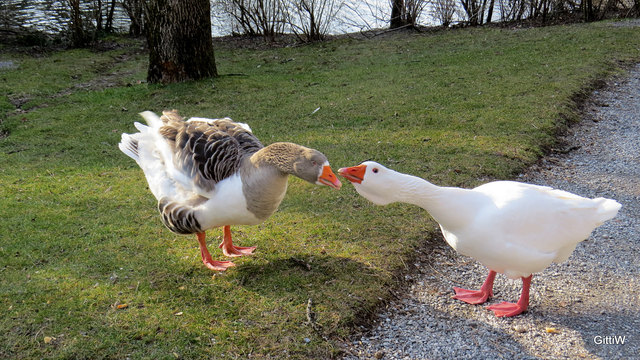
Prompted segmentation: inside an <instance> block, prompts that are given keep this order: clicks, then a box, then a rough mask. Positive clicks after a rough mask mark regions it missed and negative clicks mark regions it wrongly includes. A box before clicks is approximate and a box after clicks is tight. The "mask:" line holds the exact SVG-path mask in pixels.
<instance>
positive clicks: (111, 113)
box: [0, 23, 640, 359]
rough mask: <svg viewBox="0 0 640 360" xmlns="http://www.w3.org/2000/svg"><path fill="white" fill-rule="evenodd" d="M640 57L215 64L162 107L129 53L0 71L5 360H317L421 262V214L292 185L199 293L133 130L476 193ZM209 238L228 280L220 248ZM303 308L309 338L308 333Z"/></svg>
mask: <svg viewBox="0 0 640 360" xmlns="http://www.w3.org/2000/svg"><path fill="white" fill-rule="evenodd" d="M639 35H640V28H630V27H629V28H627V27H612V26H609V25H608V24H607V23H595V24H589V25H571V26H558V27H548V28H538V29H521V30H506V29H468V30H460V31H449V32H439V33H435V34H408V33H402V34H394V35H391V36H384V37H377V38H373V39H369V40H355V39H348V38H345V39H337V40H333V41H328V42H323V43H318V44H313V45H308V46H303V47H295V48H282V49H269V50H249V49H233V48H227V47H224V46H222V47H218V49H217V53H216V56H217V63H218V70H219V72H220V73H221V74H222V76H221V77H219V78H217V79H208V80H202V81H198V82H189V83H182V84H174V85H168V86H155V85H153V86H152V85H147V84H145V83H144V82H139V80H143V79H144V78H145V70H146V63H145V56H144V54H140V53H136V52H134V53H133V54H132V53H131V48H132V47H135V45H134V44H131V43H125V44H124V46H123V47H121V48H116V49H114V50H110V51H105V52H91V51H88V50H73V51H61V52H54V53H51V54H47V55H45V56H38V57H33V56H28V55H24V54H22V55H21V54H20V53H4V54H0V60H6V59H12V60H13V61H14V62H16V63H18V64H19V68H18V69H15V70H0V79H1V82H0V89H1V90H2V91H1V93H2V94H6V95H3V96H2V97H0V110H1V111H2V112H3V114H2V117H1V118H0V119H1V120H2V123H1V124H0V134H2V135H0V138H1V139H0V219H2V221H0V259H1V260H0V273H1V274H2V277H1V278H0V309H2V313H3V316H2V318H1V319H0V344H1V345H2V346H0V357H3V358H13V359H31V358H92V359H99V358H107V359H110V358H114V359H115V358H118V359H123V358H136V359H138V358H140V359H175V358H220V359H227V358H228V359H235V358H249V357H251V358H281V357H291V358H329V357H333V356H336V355H338V354H339V353H340V348H339V346H338V341H339V339H341V338H345V337H347V336H348V335H349V333H350V332H351V331H352V329H353V328H352V327H353V324H356V323H359V322H361V321H364V320H366V317H367V316H368V315H369V314H371V312H372V311H373V310H374V309H375V308H376V307H377V306H379V305H380V304H381V303H382V302H383V301H385V300H386V299H388V298H389V297H390V289H391V288H392V287H393V286H394V285H395V284H398V281H399V279H400V278H401V277H400V276H398V275H399V274H401V273H402V272H403V271H406V268H407V267H406V265H405V264H407V263H408V262H409V261H411V259H412V257H413V256H414V254H415V251H416V250H418V249H420V250H421V251H429V249H428V248H424V244H425V243H426V241H427V240H428V239H430V238H432V237H433V236H434V234H435V232H436V228H435V224H434V223H433V222H432V220H430V219H429V217H428V215H427V214H426V213H425V212H424V211H421V210H419V209H417V208H415V207H412V206H409V205H400V204H394V205H390V206H386V207H375V206H373V205H371V204H370V203H368V202H367V201H365V200H364V199H361V198H359V197H358V196H357V194H356V193H355V191H354V190H353V188H352V187H351V186H350V185H345V187H344V188H343V189H342V190H341V191H332V190H330V189H328V188H321V187H316V186H313V185H310V184H307V183H305V182H304V181H302V180H299V179H297V178H292V179H290V187H289V191H288V194H287V196H286V197H285V200H284V202H283V203H282V205H281V207H280V210H279V211H278V212H277V213H276V214H275V215H274V216H273V217H271V218H270V219H269V220H268V221H266V222H265V223H263V224H261V225H259V226H253V227H249V226H245V227H234V228H232V231H233V232H234V235H235V239H236V241H237V243H239V244H240V245H257V246H258V250H257V252H256V255H255V256H252V257H245V258H241V259H238V260H237V261H236V263H237V265H238V266H237V267H235V268H233V269H230V270H228V271H227V272H226V273H223V274H213V273H212V272H210V271H209V270H207V269H206V268H204V267H203V266H202V264H201V262H200V259H199V252H198V246H197V242H196V241H195V237H194V236H179V235H174V234H172V233H171V232H169V231H168V230H166V229H164V228H163V227H162V224H161V222H160V221H159V218H158V215H157V212H156V210H155V205H156V204H155V200H154V199H153V197H152V195H151V194H150V193H149V192H148V190H147V189H146V183H145V180H144V176H143V175H142V173H141V171H140V170H139V169H138V168H137V166H136V165H135V163H134V162H133V161H131V160H130V159H129V158H127V157H126V156H124V155H123V154H121V153H120V152H119V150H118V148H117V146H116V145H117V143H118V141H119V138H120V133H122V132H132V131H134V127H133V124H132V123H133V122H134V121H139V118H138V116H137V115H136V113H137V112H139V111H143V110H148V109H149V110H154V111H161V110H162V109H166V108H176V109H179V110H180V111H181V113H182V114H183V115H185V116H207V117H222V116H230V117H232V118H234V119H236V120H239V121H243V122H247V123H249V124H250V125H251V127H252V128H253V130H254V133H255V134H256V135H257V136H258V137H259V138H260V139H261V140H262V141H263V142H264V143H265V144H268V143H271V142H275V141H292V142H296V143H299V144H303V145H306V146H310V147H314V148H317V149H319V150H321V151H323V152H324V153H325V154H326V155H327V156H328V157H329V159H330V161H331V163H332V165H333V166H334V169H335V168H338V167H342V166H350V165H355V164H358V163H359V162H361V161H362V160H365V159H375V160H377V161H379V162H381V163H384V164H386V165H388V166H390V167H392V168H395V169H397V170H399V171H403V172H407V173H412V174H415V175H418V176H422V177H425V178H427V179H430V180H431V181H432V182H434V183H437V184H440V185H459V186H474V185H477V184H479V183H481V182H483V181H486V180H489V179H496V178H510V177H513V176H514V175H515V174H517V173H518V172H519V171H520V170H522V169H523V168H524V167H526V166H528V165H529V164H531V163H532V162H534V161H536V159H537V158H538V157H539V156H541V155H542V154H543V153H544V151H545V150H547V149H549V148H550V147H552V146H553V145H554V141H555V136H556V134H557V132H558V131H559V130H561V129H562V128H563V127H564V126H566V121H567V119H568V120H569V121H571V120H573V119H576V118H577V112H576V103H575V99H576V96H578V95H580V94H585V92H588V91H589V89H591V88H592V86H594V84H596V83H597V81H598V80H601V79H603V78H605V77H607V76H611V75H614V74H619V73H620V64H621V63H625V62H631V61H637V60H638V59H639V58H640V36H639ZM225 74H234V75H225ZM105 76H106V77H107V78H108V79H110V80H109V81H110V85H115V86H111V87H108V88H104V86H103V85H105V81H104V79H105ZM77 84H82V85H81V86H77ZM16 106H17V107H18V108H16ZM317 108H320V110H318V111H317V112H315V113H313V112H314V110H315V109H317ZM563 119H564V120H563ZM208 234H209V244H210V247H211V249H212V250H213V249H215V250H216V251H214V252H213V255H214V258H217V259H221V258H222V255H221V253H220V252H219V250H218V249H217V248H216V247H215V244H217V241H219V240H220V235H221V234H220V231H219V230H215V229H214V230H211V231H209V233H208ZM309 298H311V299H313V303H314V308H313V309H314V311H315V312H316V314H317V319H318V324H319V325H320V326H321V331H320V332H317V331H314V330H313V329H312V327H311V326H309V325H308V324H306V323H305V322H306V314H305V313H306V306H307V301H308V299H309ZM122 304H126V307H124V308H118V305H122Z"/></svg>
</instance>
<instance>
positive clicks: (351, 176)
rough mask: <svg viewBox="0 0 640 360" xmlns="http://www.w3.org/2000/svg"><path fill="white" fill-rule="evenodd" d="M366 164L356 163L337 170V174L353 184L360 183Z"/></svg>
mask: <svg viewBox="0 0 640 360" xmlns="http://www.w3.org/2000/svg"><path fill="white" fill-rule="evenodd" d="M365 171H367V165H358V166H352V167H348V168H342V169H340V170H338V174H340V175H341V176H342V177H344V178H346V179H347V180H349V181H351V182H352V183H355V184H361V183H362V180H364V173H365Z"/></svg>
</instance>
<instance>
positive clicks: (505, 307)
mask: <svg viewBox="0 0 640 360" xmlns="http://www.w3.org/2000/svg"><path fill="white" fill-rule="evenodd" d="M532 277H533V275H529V277H526V278H522V293H521V294H520V299H519V300H518V303H517V304H514V303H509V302H502V303H500V304H496V305H491V306H487V309H489V310H492V311H493V312H494V314H496V316H497V317H504V316H516V315H518V314H520V313H522V312H524V311H525V310H527V307H528V306H529V287H530V286H531V278H532Z"/></svg>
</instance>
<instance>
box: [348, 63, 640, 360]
mask: <svg viewBox="0 0 640 360" xmlns="http://www.w3.org/2000/svg"><path fill="white" fill-rule="evenodd" d="M591 100H592V101H590V103H591V105H590V106H589V109H588V110H587V112H586V114H585V118H584V119H583V121H582V122H581V123H580V124H578V125H576V126H574V127H572V129H571V130H570V134H569V135H568V136H567V137H566V141H567V143H566V149H571V150H572V151H570V152H568V153H566V154H553V155H550V156H549V157H547V158H545V159H544V160H543V161H542V162H541V163H539V164H538V165H536V166H534V167H533V168H531V169H530V171H528V172H527V173H525V174H522V175H521V176H520V178H519V179H518V180H521V181H525V182H530V183H536V184H541V185H549V186H553V187H556V188H560V189H564V190H567V191H571V192H574V193H576V194H579V195H582V196H588V197H598V196H603V197H608V198H613V199H616V200H618V201H619V202H620V203H622V209H621V210H620V212H619V213H618V216H617V217H616V218H614V219H613V220H611V221H609V222H607V223H605V224H604V225H603V226H601V227H599V228H597V229H596V231H595V232H594V233H593V234H592V235H591V237H590V238H589V239H587V240H586V241H584V242H582V243H581V244H579V245H578V247H577V248H576V250H575V252H574V253H573V255H572V256H571V257H570V258H569V260H568V261H567V262H565V263H563V264H553V265H552V266H551V267H549V268H547V269H546V270H545V271H544V272H542V273H540V274H534V276H533V281H532V286H531V300H530V305H529V310H528V311H527V312H526V313H524V314H522V315H520V316H517V317H514V318H503V319H500V318H496V317H495V316H494V315H493V313H492V312H491V311H488V310H486V309H485V308H484V307H485V305H477V306H474V305H468V304H465V303H463V302H460V301H457V300H453V299H451V295H452V294H453V291H452V287H453V286H461V287H466V288H479V287H480V285H481V284H482V282H483V281H484V277H485V276H486V274H487V270H486V268H484V267H483V266H481V265H479V264H478V263H477V262H475V261H474V260H473V259H471V258H468V257H464V256H461V255H458V254H456V253H455V252H454V251H453V250H452V249H450V248H449V247H447V245H446V243H445V242H444V240H443V239H437V240H436V241H435V242H434V244H435V246H434V249H433V250H432V251H431V252H430V253H428V254H423V255H422V259H421V260H420V262H419V263H416V264H414V265H413V266H414V267H415V269H416V271H414V272H412V274H411V275H407V277H408V278H409V279H410V280H412V282H410V283H411V284H413V285H410V288H408V289H406V291H407V293H406V294H403V295H402V296H401V297H400V299H399V300H397V301H396V302H394V303H391V304H389V305H388V306H387V308H386V309H385V310H384V311H383V312H382V313H381V314H379V318H378V320H377V321H376V322H375V323H374V324H373V325H372V326H371V328H368V329H364V328H363V329H362V331H363V332H362V333H361V334H359V335H356V336H354V337H353V338H352V339H351V342H350V343H349V344H347V346H346V348H347V353H350V355H347V356H346V357H345V359H349V360H352V359H452V358H455V359H536V358H544V359H568V358H571V359H574V358H587V359H592V358H603V359H620V358H640V276H639V275H640V261H639V259H640V249H639V245H640V236H639V234H640V221H639V220H640V153H639V152H640V150H639V149H640V144H638V140H639V139H640V136H639V135H640V64H638V65H637V66H635V67H634V68H632V69H631V70H630V72H629V76H628V78H626V79H625V80H624V81H620V82H618V83H612V84H610V86H609V87H607V90H603V91H599V92H595V93H594V95H593V97H592V99H591ZM425 216H428V215H427V214H425ZM520 289H521V281H519V280H509V279H506V278H505V277H504V276H502V275H498V277H497V278H496V283H495V288H494V293H495V296H494V298H493V299H491V300H490V301H489V302H488V303H487V304H494V303H498V302H500V301H511V302H515V301H517V299H518V297H519V295H520ZM616 336H617V337H624V338H618V340H619V341H620V340H621V339H624V344H608V343H611V342H613V341H614V339H615V338H614V337H616Z"/></svg>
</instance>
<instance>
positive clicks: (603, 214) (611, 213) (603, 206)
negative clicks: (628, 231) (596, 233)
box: [594, 198, 622, 224]
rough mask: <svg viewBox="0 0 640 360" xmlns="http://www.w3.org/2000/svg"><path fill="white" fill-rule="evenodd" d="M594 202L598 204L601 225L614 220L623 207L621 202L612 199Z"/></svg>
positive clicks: (601, 199)
mask: <svg viewBox="0 0 640 360" xmlns="http://www.w3.org/2000/svg"><path fill="white" fill-rule="evenodd" d="M594 200H595V201H597V202H598V210H597V214H598V222H599V224H602V223H604V222H605V221H607V220H610V219H613V218H614V217H615V216H616V215H617V214H618V210H620V208H621V207H622V205H621V204H620V203H619V202H617V201H615V200H612V199H605V198H597V199H594Z"/></svg>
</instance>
